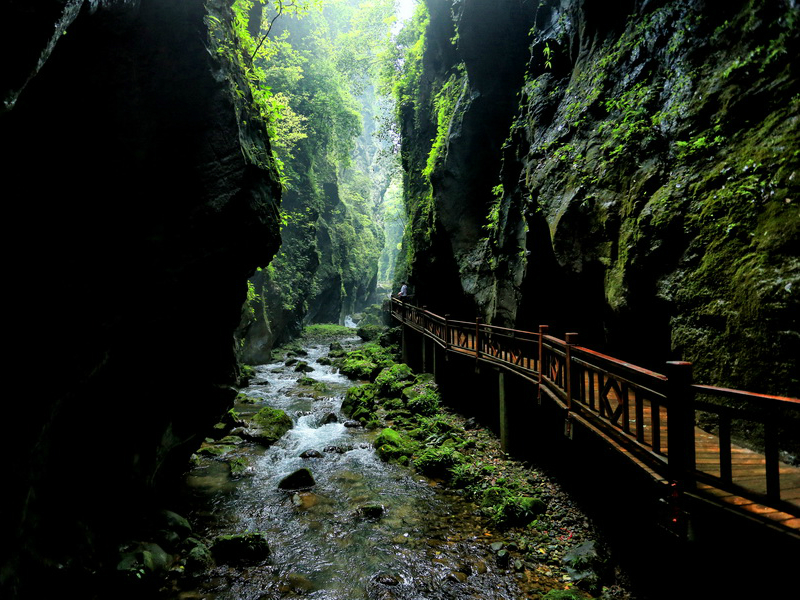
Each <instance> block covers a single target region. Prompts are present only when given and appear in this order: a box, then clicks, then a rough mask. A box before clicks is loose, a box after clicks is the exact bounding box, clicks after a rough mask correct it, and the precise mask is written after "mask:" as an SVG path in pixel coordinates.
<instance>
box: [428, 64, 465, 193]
mask: <svg viewBox="0 0 800 600" xmlns="http://www.w3.org/2000/svg"><path fill="white" fill-rule="evenodd" d="M465 82H466V75H465V70H464V69H463V66H462V68H460V69H459V72H458V73H453V74H452V75H450V78H449V79H448V80H447V81H446V82H445V83H444V85H442V87H441V89H440V90H439V91H438V92H437V93H436V95H435V97H434V100H433V111H434V115H435V119H436V137H435V138H434V140H433V144H432V145H431V150H430V152H429V153H428V161H427V164H426V165H425V168H424V169H423V171H422V175H423V176H424V177H426V178H430V176H431V174H432V173H433V170H434V169H435V168H436V166H437V165H438V164H439V162H441V160H442V159H443V157H444V150H445V146H446V145H447V135H448V132H449V131H450V122H451V121H452V119H453V115H454V114H455V109H456V105H457V104H458V99H459V98H460V97H461V94H462V92H463V90H464V84H465Z"/></svg>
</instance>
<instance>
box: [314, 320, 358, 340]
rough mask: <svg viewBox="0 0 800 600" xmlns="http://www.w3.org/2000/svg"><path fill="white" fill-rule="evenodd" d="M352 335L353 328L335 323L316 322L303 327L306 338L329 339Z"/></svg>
mask: <svg viewBox="0 0 800 600" xmlns="http://www.w3.org/2000/svg"><path fill="white" fill-rule="evenodd" d="M351 335H353V330H352V329H351V328H350V327H345V326H344V325H337V324H335V323H316V324H314V325H306V326H305V327H303V337H304V338H306V339H328V338H337V337H347V336H351Z"/></svg>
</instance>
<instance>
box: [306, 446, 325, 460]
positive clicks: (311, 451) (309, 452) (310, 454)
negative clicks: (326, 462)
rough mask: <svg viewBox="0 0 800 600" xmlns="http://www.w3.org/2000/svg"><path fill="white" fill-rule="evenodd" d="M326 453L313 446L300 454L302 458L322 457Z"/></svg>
mask: <svg viewBox="0 0 800 600" xmlns="http://www.w3.org/2000/svg"><path fill="white" fill-rule="evenodd" d="M323 456H324V455H323V454H322V452H320V451H319V450H314V449H313V448H311V449H309V450H306V451H305V452H303V453H302V454H301V455H300V458H322V457H323Z"/></svg>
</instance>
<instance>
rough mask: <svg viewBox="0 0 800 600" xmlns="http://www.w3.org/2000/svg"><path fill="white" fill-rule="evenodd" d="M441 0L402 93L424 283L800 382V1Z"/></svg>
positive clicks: (759, 387) (413, 254)
mask: <svg viewBox="0 0 800 600" xmlns="http://www.w3.org/2000/svg"><path fill="white" fill-rule="evenodd" d="M424 8H425V9H426V10H423V11H422V12H420V13H418V15H417V17H416V20H415V22H414V23H412V24H411V25H410V26H409V27H408V28H407V30H408V33H406V34H405V35H406V36H407V37H409V38H411V39H410V40H406V44H407V47H408V49H409V50H408V52H407V55H406V62H405V64H404V65H403V67H402V69H401V72H400V75H401V77H402V78H403V79H402V82H401V85H400V87H399V93H398V101H399V103H400V106H399V116H400V120H401V126H402V134H403V161H404V166H405V168H406V172H407V173H406V185H405V189H406V202H407V207H408V211H409V215H410V218H411V227H410V228H409V230H410V232H409V235H408V236H407V238H406V240H405V255H406V257H407V267H406V268H407V271H406V274H407V277H408V278H410V279H411V282H412V286H413V287H414V288H415V291H416V295H417V298H418V299H419V302H420V304H425V305H428V306H429V308H431V309H433V310H436V311H437V312H440V313H444V312H450V313H452V317H453V318H472V317H473V316H480V317H483V318H484V319H485V320H486V321H488V322H492V323H495V324H499V325H506V326H508V325H512V326H516V327H518V328H523V329H531V330H536V328H537V326H538V325H539V324H549V325H550V326H551V328H552V331H554V332H555V333H556V334H559V335H561V334H563V333H564V332H566V331H575V332H578V333H579V334H580V340H581V342H582V343H583V344H584V345H587V346H589V347H592V348H595V349H598V350H603V351H606V352H609V353H611V354H614V355H616V356H619V357H621V358H623V359H626V360H630V361H632V362H634V363H636V364H640V365H643V366H647V367H650V368H653V369H655V370H657V371H660V370H662V369H663V365H664V362H665V361H667V360H673V359H683V360H689V361H692V362H693V363H694V365H695V374H696V378H697V379H698V380H700V381H703V382H704V383H713V384H718V385H725V386H730V387H739V388H744V389H751V390H753V391H760V392H765V393H776V394H784V395H792V396H795V397H796V396H798V395H800V380H799V379H798V373H800V369H798V363H797V358H798V356H800V333H798V329H800V328H799V327H798V315H800V310H799V309H800V306H798V305H799V304H800V303H799V302H798V285H800V281H799V280H800V268H799V267H800V260H799V259H798V252H797V248H798V247H800V244H798V230H799V228H798V224H800V214H799V210H800V207H799V204H798V203H799V202H800V201H798V195H797V191H798V174H797V169H798V148H800V144H799V143H798V142H800V140H799V139H798V131H799V128H798V119H799V118H800V117H799V116H798V114H799V113H798V108H800V104H798V95H797V90H798V72H797V66H796V64H795V61H793V57H794V56H796V55H797V53H798V47H799V41H800V34H798V29H799V27H798V26H799V24H800V21H799V20H798V16H799V15H798V12H800V7H798V6H797V4H796V3H795V2H794V1H793V0H783V1H779V2H773V1H769V2H767V1H762V0H739V1H736V2H728V3H724V5H721V4H719V3H715V2H708V1H703V0H692V1H690V2H683V1H682V2H677V1H674V2H673V1H647V0H630V1H628V2H619V3H612V4H609V3H607V2H606V3H604V2H599V1H597V0H549V1H544V2H517V1H512V0H505V1H500V2H493V3H487V2H481V1H480V0H462V1H460V2H449V1H446V0H427V1H426V2H425V7H424ZM431 257H435V258H431Z"/></svg>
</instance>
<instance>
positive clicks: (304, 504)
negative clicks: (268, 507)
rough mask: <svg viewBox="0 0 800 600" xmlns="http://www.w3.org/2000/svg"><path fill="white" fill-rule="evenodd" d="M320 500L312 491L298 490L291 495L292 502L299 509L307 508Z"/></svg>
mask: <svg viewBox="0 0 800 600" xmlns="http://www.w3.org/2000/svg"><path fill="white" fill-rule="evenodd" d="M319 502H320V497H319V496H318V495H317V494H314V493H312V492H298V493H296V494H294V495H293V496H292V504H294V505H295V506H296V507H297V508H299V509H300V510H308V509H309V508H311V507H312V506H316V505H317V504H319Z"/></svg>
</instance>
